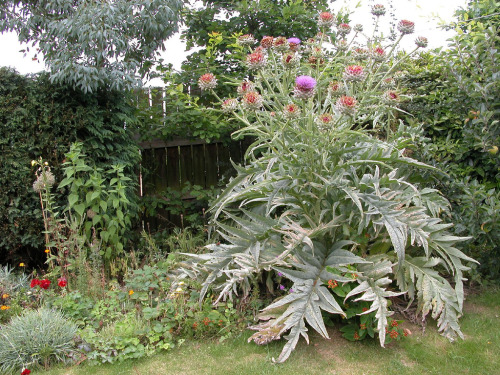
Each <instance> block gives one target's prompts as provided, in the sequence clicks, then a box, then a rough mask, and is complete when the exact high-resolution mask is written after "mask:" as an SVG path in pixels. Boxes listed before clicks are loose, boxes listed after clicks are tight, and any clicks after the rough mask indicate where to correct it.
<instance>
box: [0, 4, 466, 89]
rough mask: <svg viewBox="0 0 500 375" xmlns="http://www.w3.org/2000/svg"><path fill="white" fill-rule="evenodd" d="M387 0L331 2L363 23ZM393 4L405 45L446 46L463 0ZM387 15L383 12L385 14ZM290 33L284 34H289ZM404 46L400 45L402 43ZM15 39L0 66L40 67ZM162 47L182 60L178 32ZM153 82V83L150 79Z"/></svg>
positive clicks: (0, 38) (2, 37) (5, 41)
mask: <svg viewBox="0 0 500 375" xmlns="http://www.w3.org/2000/svg"><path fill="white" fill-rule="evenodd" d="M389 2H391V0H361V1H359V3H360V4H361V5H360V7H359V8H355V7H356V5H357V4H358V1H357V0H337V1H336V2H334V3H333V5H332V11H337V10H339V9H340V8H341V7H346V8H348V9H350V10H352V11H354V13H353V14H352V15H351V24H352V25H354V24H356V23H362V24H364V25H367V24H370V23H371V15H370V5H373V4H383V5H386V6H388V3H389ZM392 3H393V4H394V7H395V8H396V9H395V13H396V18H397V19H398V20H399V19H408V20H411V21H413V22H415V33H414V35H410V36H408V37H406V43H407V46H408V48H411V47H412V46H413V40H414V39H415V37H416V36H425V37H427V38H428V39H429V48H436V47H440V46H446V44H447V42H446V39H448V38H450V37H451V36H453V32H452V31H449V32H444V31H443V30H440V29H439V27H438V26H439V25H440V24H442V23H449V22H451V21H453V19H454V18H453V14H454V12H455V10H456V9H458V8H459V7H464V6H465V5H466V3H467V0H392ZM385 17H387V16H385ZM290 36H292V35H287V37H290ZM403 46H404V45H403ZM25 47H26V45H24V46H22V45H20V44H19V42H18V40H17V35H16V34H14V33H4V34H0V51H1V53H0V66H12V67H14V68H15V69H16V70H17V71H18V72H19V73H21V74H27V73H36V72H39V71H41V70H44V68H45V66H44V64H43V62H42V61H39V60H37V61H33V60H32V56H31V55H28V56H26V57H25V56H24V54H23V53H22V52H19V51H20V50H21V49H23V48H25ZM165 47H166V51H165V52H164V53H163V56H162V57H163V59H164V60H165V61H164V62H165V63H171V64H173V66H174V68H175V69H177V70H179V69H180V67H181V64H182V61H183V60H184V59H185V57H186V56H187V54H188V53H187V52H186V51H185V44H184V43H183V42H182V41H181V40H180V34H176V35H174V36H173V37H172V38H170V39H169V40H167V41H166V42H165ZM153 84H155V83H153Z"/></svg>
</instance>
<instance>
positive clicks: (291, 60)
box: [281, 52, 300, 69]
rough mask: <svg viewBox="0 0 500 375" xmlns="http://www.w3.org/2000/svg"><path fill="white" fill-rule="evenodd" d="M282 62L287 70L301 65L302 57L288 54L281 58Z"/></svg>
mask: <svg viewBox="0 0 500 375" xmlns="http://www.w3.org/2000/svg"><path fill="white" fill-rule="evenodd" d="M281 62H282V63H283V66H284V67H285V68H288V69H290V68H295V67H297V66H298V65H299V64H300V57H299V55H297V54H296V53H293V52H291V53H286V54H284V55H283V57H282V58H281Z"/></svg>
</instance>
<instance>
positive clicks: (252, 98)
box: [242, 91, 264, 110]
mask: <svg viewBox="0 0 500 375" xmlns="http://www.w3.org/2000/svg"><path fill="white" fill-rule="evenodd" d="M242 102H243V106H244V107H245V108H247V109H250V110H257V109H260V108H261V107H262V105H263V104H264V100H263V99H262V96H261V95H260V94H259V93H258V92H256V91H250V92H247V93H246V94H245V95H244V96H243V99H242Z"/></svg>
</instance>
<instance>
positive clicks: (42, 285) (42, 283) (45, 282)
mask: <svg viewBox="0 0 500 375" xmlns="http://www.w3.org/2000/svg"><path fill="white" fill-rule="evenodd" d="M49 286H50V280H47V279H43V280H41V281H40V288H42V289H49Z"/></svg>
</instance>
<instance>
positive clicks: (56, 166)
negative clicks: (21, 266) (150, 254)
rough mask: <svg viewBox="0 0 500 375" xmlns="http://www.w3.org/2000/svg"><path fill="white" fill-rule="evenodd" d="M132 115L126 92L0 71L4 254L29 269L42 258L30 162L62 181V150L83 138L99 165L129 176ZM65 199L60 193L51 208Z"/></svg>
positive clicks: (133, 149)
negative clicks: (117, 167) (85, 89)
mask: <svg viewBox="0 0 500 375" xmlns="http://www.w3.org/2000/svg"><path fill="white" fill-rule="evenodd" d="M133 115H134V108H133V107H132V106H131V105H130V103H129V101H128V97H127V95H126V94H124V93H123V92H111V91H110V92H103V91H100V92H97V93H94V94H83V93H82V92H80V91H76V90H73V89H72V88H70V87H68V86H61V85H54V84H51V83H50V81H49V78H48V75H47V74H41V75H37V76H27V77H25V76H21V75H19V74H17V73H16V72H15V71H12V70H9V69H7V68H1V69H0V124H1V126H0V164H1V165H2V168H1V170H0V179H1V181H2V194H1V196H0V234H1V235H0V257H1V259H4V261H9V260H10V261H12V262H13V263H18V262H24V263H26V264H27V265H28V266H29V265H30V264H29V263H31V264H32V265H33V264H36V263H38V264H39V263H41V262H42V261H43V260H44V259H43V256H44V253H43V251H41V250H43V236H41V235H40V234H41V232H42V231H43V226H42V220H41V212H40V209H39V199H37V197H36V194H35V193H34V192H33V190H32V184H33V180H34V173H33V170H32V169H30V162H31V160H34V159H38V158H39V157H40V156H43V157H44V158H45V160H46V161H48V162H49V164H50V165H51V166H52V167H53V168H52V172H53V173H54V174H55V176H56V180H58V181H60V180H61V178H62V171H61V164H62V161H63V159H64V154H65V153H66V152H67V151H68V150H69V147H70V144H71V143H72V142H75V141H77V140H80V141H83V142H84V143H85V149H86V151H87V153H88V155H89V156H90V157H91V159H92V160H93V162H94V163H95V164H96V165H97V166H98V167H100V166H107V165H109V164H122V165H125V166H126V167H125V174H126V175H129V174H130V173H132V172H133V171H132V168H133V166H135V165H136V163H137V161H138V158H139V152H138V149H137V146H136V144H135V142H134V140H133V139H132V137H131V133H130V130H129V129H126V128H125V127H124V123H125V122H127V124H132V123H133V122H134V117H133ZM66 199H67V197H65V196H61V197H60V198H58V199H57V200H56V205H58V206H60V205H61V202H64V201H65V200H66ZM132 208H133V207H132Z"/></svg>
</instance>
